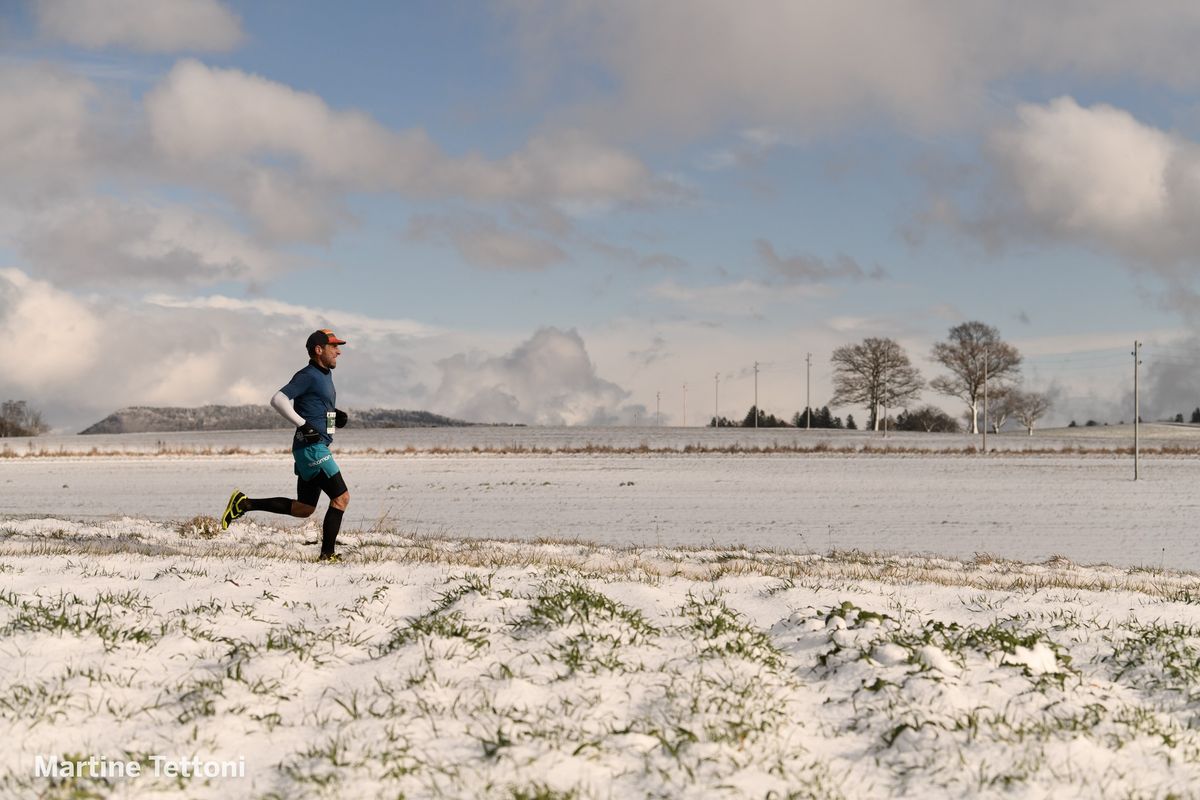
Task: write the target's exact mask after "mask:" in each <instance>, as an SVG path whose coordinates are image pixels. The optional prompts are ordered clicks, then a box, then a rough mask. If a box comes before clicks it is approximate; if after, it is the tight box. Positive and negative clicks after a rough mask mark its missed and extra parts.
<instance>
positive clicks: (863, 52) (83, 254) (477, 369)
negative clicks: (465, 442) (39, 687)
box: [0, 0, 1200, 430]
mask: <svg viewBox="0 0 1200 800" xmlns="http://www.w3.org/2000/svg"><path fill="white" fill-rule="evenodd" d="M0 14H2V15H3V16H0V270H2V271H0V329H3V331H4V332H5V334H6V335H7V337H8V338H9V340H10V341H15V342H16V343H17V345H18V348H19V350H20V352H21V353H22V356H21V358H20V359H19V363H18V364H17V366H16V367H15V368H14V369H12V370H10V371H9V373H8V374H7V375H6V376H5V378H4V382H3V391H0V394H4V395H5V396H6V397H7V396H13V397H19V398H23V399H27V400H30V401H31V402H33V403H35V404H36V405H38V406H39V407H41V408H43V409H44V410H45V412H46V416H47V417H48V418H49V419H50V421H51V422H52V423H54V424H55V425H56V426H58V427H60V428H62V429H64V430H70V429H73V428H77V427H81V426H83V425H86V424H88V423H89V422H91V421H94V419H95V418H99V417H100V416H104V415H105V414H107V413H109V412H110V411H112V410H113V409H115V408H117V407H120V406H124V405H131V404H156V405H198V404H204V403H242V402H263V401H264V399H265V398H266V397H269V395H270V393H271V392H273V391H274V390H275V389H276V388H278V386H279V385H282V383H284V382H286V380H287V378H288V377H289V376H290V374H291V371H293V370H294V369H295V368H297V367H298V366H300V365H301V364H302V363H303V360H304V354H303V351H302V349H301V347H302V344H301V343H302V342H303V340H304V338H305V336H306V334H307V333H308V332H309V331H311V330H312V329H313V328H315V327H318V326H332V327H334V328H335V330H337V331H338V332H339V333H340V334H341V335H343V336H344V337H345V338H347V339H350V340H351V344H350V346H349V347H348V348H347V351H346V356H345V357H344V358H343V361H342V363H341V366H340V367H339V373H338V384H339V388H340V391H341V393H342V398H343V399H344V403H345V404H346V405H351V406H383V407H404V408H424V409H428V410H431V411H435V412H438V413H443V414H449V415H452V416H460V417H465V418H470V419H476V420H480V421H505V422H525V423H535V424H536V423H541V424H559V423H567V424H587V423H593V424H594V423H603V424H618V423H624V424H630V423H633V422H635V421H636V422H641V423H644V422H645V420H646V419H647V417H648V415H651V414H652V413H653V409H654V404H655V397H656V394H657V393H660V392H661V394H662V398H663V401H662V408H663V412H664V417H665V419H666V420H667V421H669V422H670V423H672V424H682V423H684V419H683V403H684V390H683V385H684V384H685V383H686V384H688V386H689V389H688V391H689V392H690V393H694V395H693V399H692V400H691V401H689V405H688V407H689V409H690V410H689V413H688V418H687V420H686V423H687V424H688V425H693V424H702V423H703V422H705V421H707V419H708V417H709V416H711V413H712V411H713V408H712V397H713V391H712V389H713V383H714V376H716V375H720V376H721V392H720V394H721V407H720V409H719V411H720V413H722V414H725V415H729V416H734V415H736V416H741V415H743V414H744V413H745V412H746V409H747V408H748V407H749V405H750V403H751V402H752V400H753V392H754V384H753V379H752V369H751V367H752V365H753V363H754V362H755V361H758V362H760V363H761V364H762V365H763V368H762V371H761V373H760V376H759V397H760V401H761V403H762V405H763V407H764V408H765V409H766V410H768V411H772V412H774V413H779V414H787V415H790V414H791V413H792V412H794V411H796V410H798V409H799V408H800V407H801V406H802V405H803V398H804V393H805V390H806V388H807V387H806V372H805V369H804V367H805V362H804V359H805V355H806V354H807V353H812V357H813V369H812V384H811V392H812V397H813V400H814V403H815V404H816V405H818V406H819V405H824V404H825V403H827V402H828V401H829V397H830V396H831V393H832V387H831V370H830V364H829V357H830V354H831V353H832V351H833V349H834V348H836V347H838V346H841V345H845V344H851V343H854V342H857V341H860V340H862V339H863V338H865V337H868V336H886V337H891V338H895V339H896V340H897V341H899V342H900V343H901V344H902V345H903V346H904V347H905V349H906V351H907V352H908V354H909V356H910V357H911V358H912V360H913V362H914V363H915V364H916V365H917V366H918V367H919V368H920V369H921V371H922V373H923V374H924V376H925V377H926V378H933V377H935V376H937V375H938V374H940V372H941V368H940V367H939V366H938V365H936V364H934V363H931V362H930V360H929V353H930V350H931V348H932V346H933V344H934V343H935V342H936V341H938V340H940V339H942V338H944V337H945V335H946V332H947V331H948V329H949V328H950V327H951V326H953V325H955V324H958V323H960V322H964V321H968V320H980V321H983V322H986V323H988V324H991V325H994V326H996V327H997V328H998V329H999V330H1000V333H1001V335H1002V336H1003V337H1004V338H1006V339H1007V340H1009V341H1011V342H1012V343H1013V344H1015V345H1016V346H1017V347H1018V348H1019V349H1020V350H1021V352H1022V354H1023V355H1024V356H1025V358H1026V364H1025V369H1024V371H1023V373H1024V380H1025V385H1026V386H1027V387H1029V388H1034V389H1039V390H1048V391H1052V392H1054V394H1055V397H1056V403H1055V407H1054V410H1053V411H1052V412H1051V415H1050V417H1049V419H1048V420H1047V422H1048V423H1049V424H1065V423H1066V422H1067V420H1069V419H1073V418H1074V419H1078V420H1079V421H1081V422H1082V421H1083V420H1084V419H1087V418H1095V419H1100V420H1108V421H1112V422H1117V421H1119V420H1120V419H1122V418H1127V417H1129V416H1131V411H1130V400H1129V398H1130V396H1131V393H1132V386H1131V385H1130V383H1131V380H1130V373H1131V366H1132V363H1131V362H1132V359H1131V358H1130V356H1129V350H1130V349H1131V346H1132V342H1133V340H1134V338H1139V339H1141V340H1142V341H1144V342H1145V343H1146V350H1145V360H1146V373H1145V375H1144V377H1145V380H1146V383H1145V387H1144V388H1145V391H1144V393H1143V402H1144V406H1143V408H1144V409H1145V412H1144V414H1145V415H1147V416H1151V417H1153V416H1166V415H1174V414H1175V413H1176V412H1184V411H1186V412H1190V410H1191V409H1192V408H1193V407H1196V406H1198V405H1200V380H1196V379H1194V378H1192V374H1193V373H1196V372H1198V369H1197V368H1200V350H1198V349H1197V348H1196V347H1195V329H1196V321H1197V315H1196V309H1198V308H1200V302H1197V301H1198V300H1200V295H1198V294H1197V285H1196V279H1195V278H1196V266H1197V256H1196V255H1195V254H1196V253H1200V232H1198V230H1200V229H1198V228H1197V226H1196V224H1195V220H1194V216H1195V212H1196V210H1200V202H1197V201H1200V148H1198V147H1197V139H1200V105H1198V104H1197V90H1198V88H1200V79H1198V78H1197V76H1196V75H1195V74H1194V69H1193V67H1192V51H1193V47H1192V42H1194V41H1195V36H1196V35H1197V34H1200V11H1198V10H1197V9H1195V8H1194V7H1193V6H1192V5H1190V4H1187V3H1169V2H1164V3H1157V4H1155V5H1154V6H1153V7H1151V8H1149V9H1137V8H1134V7H1132V6H1130V5H1129V4H1125V3H1117V2H1111V3H1109V2H1096V3H1078V4H1076V3H1067V4H1055V5H1054V6H1053V7H1047V8H1039V7H1034V6H1030V5H1021V6H1015V5H1013V4H1008V3H999V2H997V3H986V2H985V3H977V4H969V5H957V4H955V5H952V6H950V7H947V6H946V5H945V4H939V3H932V2H910V3H895V4H886V5H881V4H873V3H856V2H847V3H839V4H834V5H830V4H825V3H815V2H814V3H808V2H764V3H760V4H756V5H755V6H753V7H745V6H738V5H736V4H729V3H718V2H704V1H702V0H700V1H697V2H690V1H689V2H683V0H663V2H657V3H641V2H632V0H631V1H630V2H604V3H601V2H591V0H576V2H569V3H561V2H539V1H537V0H529V1H528V2H509V1H507V0H504V1H502V0H496V2H483V3H455V2H416V3H355V4H329V3H318V2H304V3H293V2H257V3H235V2H218V0H180V2H176V3H171V4H162V3H157V2H152V1H151V0H104V1H102V0H45V1H44V2H40V3H36V4H35V3H32V2H29V3H25V2H20V1H19V0H17V1H14V2H9V3H6V4H3V5H0ZM116 343H120V344H119V346H117V347H114V345H115V344H116ZM1193 354H1195V355H1193ZM922 402H930V403H934V404H936V405H939V406H941V407H943V408H945V409H947V410H949V411H951V412H952V413H954V414H955V415H958V414H959V413H960V412H961V410H962V409H961V408H960V407H959V406H960V404H959V402H958V401H956V400H954V399H952V398H947V397H943V396H939V395H937V394H935V393H933V392H932V391H929V392H927V393H926V394H925V396H924V397H923V398H922ZM836 411H837V413H839V414H841V415H845V414H846V413H853V414H854V415H855V416H856V418H858V419H860V420H861V419H862V418H864V417H865V416H866V414H865V410H864V409H860V408H844V409H836Z"/></svg>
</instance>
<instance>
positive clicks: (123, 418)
mask: <svg viewBox="0 0 1200 800" xmlns="http://www.w3.org/2000/svg"><path fill="white" fill-rule="evenodd" d="M347 413H348V414H349V415H350V425H351V426H352V427H355V428H438V427H462V426H468V425H474V424H475V423H473V422H464V421H463V420H458V419H451V418H450V417H443V416H440V415H438V414H431V413H430V412H428V411H405V410H400V409H390V408H371V409H366V410H350V409H347ZM290 427H291V423H289V422H288V421H287V420H285V419H284V418H283V417H281V416H280V415H279V413H278V412H277V411H275V409H273V408H270V407H269V406H263V405H245V406H200V407H198V408H174V407H152V406H131V407H129V408H122V409H121V410H119V411H116V412H114V413H112V414H109V415H108V416H107V417H105V418H104V419H102V420H100V421H99V422H97V423H96V424H95V425H92V426H91V427H89V428H87V429H86V430H83V431H80V433H82V434H93V433H171V432H176V431H251V430H273V429H276V428H280V429H282V428H290Z"/></svg>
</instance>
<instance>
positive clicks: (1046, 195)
mask: <svg viewBox="0 0 1200 800" xmlns="http://www.w3.org/2000/svg"><path fill="white" fill-rule="evenodd" d="M987 158H988V162H989V165H990V171H991V176H992V177H991V185H988V186H984V187H982V188H983V191H981V197H983V198H985V199H984V200H983V201H982V202H981V203H980V204H979V205H978V206H977V207H975V208H965V207H964V206H963V204H961V203H954V202H947V201H939V204H937V205H935V214H934V216H935V217H937V218H939V219H941V220H943V221H949V222H950V224H951V225H953V226H957V227H959V228H960V229H961V230H963V231H965V232H967V233H968V234H969V235H971V236H973V237H975V238H977V239H978V240H980V241H981V242H983V243H985V244H986V245H987V246H989V247H993V248H1002V247H1004V246H1006V245H1008V244H1009V243H1020V244H1024V243H1027V242H1029V241H1030V240H1042V241H1057V242H1068V243H1072V244H1076V245H1081V246H1084V247H1087V248H1090V249H1093V250H1097V251H1100V252H1104V253H1108V254H1112V255H1115V256H1117V257H1119V258H1120V259H1121V260H1122V261H1123V262H1124V263H1125V264H1127V265H1128V266H1130V267H1131V268H1133V269H1135V270H1144V271H1149V272H1151V273H1153V274H1155V275H1157V276H1158V277H1160V278H1164V279H1166V280H1167V282H1168V283H1169V284H1170V285H1171V286H1172V287H1173V289H1172V292H1173V293H1175V292H1176V291H1178V292H1183V293H1184V294H1185V295H1189V296H1190V295H1191V294H1192V293H1194V290H1193V289H1189V288H1188V287H1189V286H1190V284H1191V282H1192V279H1193V278H1192V271H1193V268H1194V266H1195V265H1196V263H1197V261H1196V253H1197V252H1198V251H1200V227H1197V226H1196V224H1195V220H1196V218H1197V214H1198V213H1200V146H1198V145H1197V144H1196V143H1195V142H1192V141H1189V140H1186V139H1184V138H1182V137H1180V136H1178V135H1176V134H1173V133H1168V132H1166V131H1162V130H1159V129H1157V128H1155V127H1153V126H1150V125H1146V124H1144V123H1142V122H1140V121H1139V120H1137V119H1136V118H1135V117H1134V116H1133V115H1131V114H1130V113H1128V112H1126V111H1124V110H1121V109H1118V108H1114V107H1113V106H1110V105H1104V104H1099V105H1095V106H1090V107H1085V106H1081V105H1079V104H1078V103H1077V102H1076V101H1075V100H1073V99H1072V98H1069V97H1063V98H1059V99H1057V100H1054V101H1052V102H1050V103H1047V104H1045V105H1033V104H1026V105H1022V106H1020V107H1019V108H1018V109H1017V111H1016V115H1015V119H1014V120H1013V122H1012V123H1011V124H1010V125H1007V126H1005V127H1003V128H1001V129H999V130H997V131H995V132H994V133H993V134H992V136H991V137H990V139H989V141H988V144H987ZM1177 300H1178V297H1176V298H1175V301H1177ZM1173 302H1174V301H1173Z"/></svg>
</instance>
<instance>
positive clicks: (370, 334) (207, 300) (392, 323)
mask: <svg viewBox="0 0 1200 800" xmlns="http://www.w3.org/2000/svg"><path fill="white" fill-rule="evenodd" d="M146 302H147V303H148V304H150V305H154V306H161V307H163V308H178V309H199V310H204V309H208V310H213V311H227V312H253V313H254V314H255V315H261V316H264V317H277V318H283V319H284V320H285V321H286V323H287V324H288V325H289V326H297V327H299V328H305V327H306V326H307V328H308V329H309V330H308V332H309V333H311V332H312V330H315V329H316V328H318V327H322V326H325V327H328V326H334V327H335V328H336V329H337V333H338V335H339V336H341V337H342V338H343V339H345V338H348V337H350V336H354V337H356V338H357V337H360V336H361V337H366V338H368V339H375V338H382V337H393V336H399V337H407V338H428V337H431V336H436V335H439V334H441V333H442V331H440V330H439V329H437V328H434V327H432V326H429V325H426V324H425V323H422V322H416V321H414V320H409V319H384V318H379V317H369V316H366V315H364V314H355V313H351V312H347V311H342V310H339V309H333V308H317V307H313V306H301V305H296V304H295V303H285V302H283V301H281V300H270V299H254V300H243V299H240V298H236V297H225V296H222V295H208V296H206V297H173V296H171V295H164V294H156V295H149V296H148V297H146ZM360 343H361V342H360Z"/></svg>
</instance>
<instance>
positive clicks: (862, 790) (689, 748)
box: [0, 520, 1200, 798]
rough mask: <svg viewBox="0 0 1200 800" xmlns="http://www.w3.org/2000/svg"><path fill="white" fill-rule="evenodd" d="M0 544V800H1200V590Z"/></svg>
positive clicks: (201, 529)
mask: <svg viewBox="0 0 1200 800" xmlns="http://www.w3.org/2000/svg"><path fill="white" fill-rule="evenodd" d="M4 528H5V532H4V538H3V540H2V542H0V553H2V555H0V577H2V579H3V588H2V590H0V652H3V661H2V662H0V663H2V664H3V669H2V671H0V681H3V686H0V718H2V719H3V720H4V724H5V726H6V733H7V736H6V743H7V746H6V747H5V748H4V752H3V754H2V755H0V793H3V795H4V796H12V797H25V796H36V795H40V796H44V797H64V798H65V797H93V796H100V797H103V796H108V795H110V794H111V795H112V796H114V797H163V796H174V795H176V794H178V793H180V791H181V790H182V792H183V793H184V794H186V796H189V797H214V798H216V797H219V798H229V797H280V798H283V797H286V798H292V797H397V796H404V797H426V796H440V797H506V798H517V797H543V798H564V797H580V798H583V797H598V798H626V797H697V798H700V797H704V798H707V797H767V796H776V797H787V796H791V797H822V798H824V797H847V798H864V797H887V796H901V795H903V796H910V797H920V798H937V797H961V796H964V795H966V796H1006V797H1012V796H1021V797H1043V796H1052V797H1169V796H1179V797H1182V796H1190V795H1192V794H1194V793H1195V791H1196V787H1197V786H1200V731H1198V730H1197V729H1196V725H1195V709H1196V703H1197V693H1198V691H1200V580H1197V578H1196V577H1195V576H1188V575H1180V574H1175V573H1169V572H1158V571H1153V570H1151V571H1142V570H1121V569H1116V568H1084V567H1075V566H1073V565H1071V564H1068V563H1066V562H1062V561H1057V562H1052V563H1048V564H1043V565H1019V564H1014V563H1006V562H998V561H990V560H986V559H983V560H979V561H975V562H969V563H968V562H953V561H947V560H941V559H922V558H878V557H872V556H865V555H861V554H859V555H855V554H840V555H835V556H815V555H802V554H785V553H771V552H750V551H721V550H711V549H708V550H691V551H685V550H670V549H651V550H636V549H609V548H601V547H593V546H585V545H579V544H553V543H541V544H533V543H496V542H478V541H459V542H451V541H438V540H414V539H410V538H406V537H403V536H398V535H395V534H384V533H377V534H373V535H371V536H362V537H361V538H360V541H359V542H358V547H357V549H356V551H355V553H354V554H353V556H352V557H351V559H350V560H349V561H348V562H347V563H344V564H338V565H317V564H315V563H312V562H311V561H309V560H307V556H308V550H309V548H306V547H305V546H304V545H303V543H302V541H303V538H304V536H303V532H300V531H282V530H273V529H269V528H264V527H261V526H258V525H255V524H250V525H247V526H245V527H244V528H243V530H242V531H241V534H240V536H239V537H238V538H237V539H236V540H233V539H229V538H227V537H220V536H213V530H212V529H211V523H210V522H206V521H204V520H199V521H196V522H194V523H192V524H190V525H187V524H185V525H177V526H176V525H165V524H161V523H152V522H147V521H141V522H139V521H134V520H119V521H112V522H106V523H70V522H66V521H53V520H45V521H23V522H8V523H5V524H4ZM39 756H40V757H41V758H42V759H43V764H44V765H48V764H50V763H56V764H58V766H59V768H60V770H65V769H66V767H64V766H63V765H62V764H61V762H62V761H71V762H83V761H86V760H87V759H89V758H93V759H96V761H95V763H96V764H97V766H96V767H90V768H89V766H88V765H86V764H84V765H82V766H79V767H77V768H76V771H77V772H82V773H83V777H73V778H68V777H58V778H47V777H43V776H39V775H38V772H37V770H38V758H39ZM126 762H132V763H135V764H138V765H139V766H140V768H141V774H140V775H139V776H138V777H126V778H114V779H108V780H105V779H102V778H99V777H92V776H93V775H95V774H97V773H98V772H103V771H104V770H106V769H107V770H109V774H112V771H113V770H115V769H116V767H114V766H113V765H114V764H117V763H120V764H122V765H124V764H125V763H126ZM239 765H240V766H239ZM172 767H173V768H174V769H175V770H176V771H181V770H183V771H191V772H199V773H200V777H184V776H179V775H175V776H170V775H167V774H165V772H163V774H158V775H156V774H155V769H156V768H158V769H159V770H160V771H164V770H167V769H170V768H172ZM89 770H91V771H89ZM222 770H225V775H226V777H216V776H218V775H220V774H221V771H222ZM206 771H207V772H208V773H209V774H210V775H212V776H213V777H204V773H205V772H206ZM243 773H244V777H241V776H240V775H241V774H243Z"/></svg>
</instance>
